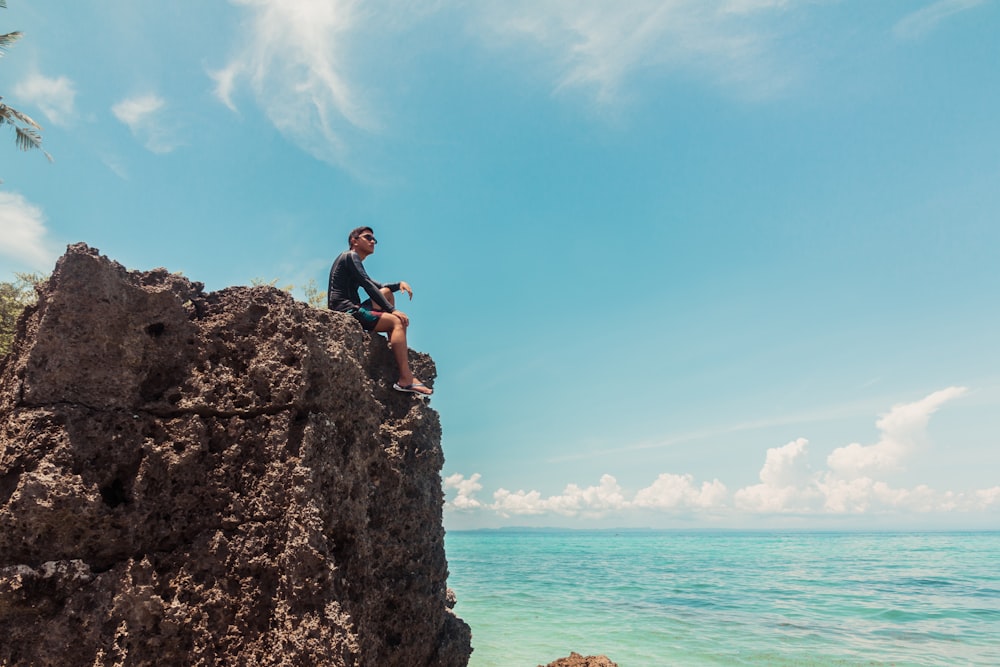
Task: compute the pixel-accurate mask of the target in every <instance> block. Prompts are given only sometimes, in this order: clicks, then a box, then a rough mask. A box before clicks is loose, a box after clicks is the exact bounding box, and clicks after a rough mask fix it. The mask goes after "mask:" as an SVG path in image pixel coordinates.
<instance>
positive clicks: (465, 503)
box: [444, 472, 483, 510]
mask: <svg viewBox="0 0 1000 667" xmlns="http://www.w3.org/2000/svg"><path fill="white" fill-rule="evenodd" d="M480 477H481V475H480V474H479V473H478V472H477V473H475V474H473V475H472V477H470V478H468V479H466V478H465V475H461V474H459V473H455V474H454V475H449V476H448V477H446V478H445V479H444V488H445V489H455V490H457V491H458V494H457V495H456V496H455V499H454V500H452V501H451V502H450V503H449V504H450V506H451V507H453V508H455V509H457V510H473V509H479V508H480V507H482V506H483V504H482V503H481V502H479V501H478V500H477V499H476V498H475V495H476V493H477V492H479V491H482V490H483V485H482V484H480V483H479V478H480Z"/></svg>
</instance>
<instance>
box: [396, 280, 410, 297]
mask: <svg viewBox="0 0 1000 667" xmlns="http://www.w3.org/2000/svg"><path fill="white" fill-rule="evenodd" d="M399 291H400V292H406V294H407V295H408V296H409V297H410V301H413V290H412V289H411V288H410V283H408V282H406V281H405V280H400V281H399Z"/></svg>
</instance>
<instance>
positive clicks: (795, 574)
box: [446, 530, 1000, 667]
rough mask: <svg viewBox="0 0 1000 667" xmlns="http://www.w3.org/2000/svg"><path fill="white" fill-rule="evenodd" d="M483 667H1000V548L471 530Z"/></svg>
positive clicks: (471, 593) (459, 568) (969, 542)
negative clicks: (582, 663) (588, 663)
mask: <svg viewBox="0 0 1000 667" xmlns="http://www.w3.org/2000/svg"><path fill="white" fill-rule="evenodd" d="M446 546H447V551H448V562H449V566H450V570H451V577H450V580H449V585H450V586H451V587H452V588H453V589H455V592H456V593H457V595H458V606H457V607H456V611H457V612H458V614H459V616H461V617H462V618H463V619H465V620H466V621H467V622H468V623H469V624H470V625H471V626H472V633H473V637H472V644H473V647H474V648H475V651H474V652H473V655H472V661H471V662H470V663H469V664H470V667H518V666H520V665H525V666H526V667H535V665H538V664H544V663H546V662H548V661H550V660H554V659H555V658H558V657H562V656H565V655H568V654H569V652H570V651H577V652H578V653H583V654H584V655H588V654H605V655H607V656H608V657H610V658H611V659H612V660H614V661H616V662H617V663H618V664H619V665H620V667H660V666H668V665H778V666H781V665H788V666H791V665H795V666H801V665H867V666H871V665H899V666H904V665H949V666H951V665H983V666H985V665H991V666H995V665H1000V533H995V532H969V533H957V532H956V533H822V532H788V533H763V532H760V533H758V532H746V533H744V532H680V531H677V532H674V531H662V532H661V531H617V532H616V531H565V530H499V531H457V532H450V533H448V536H447V543H446Z"/></svg>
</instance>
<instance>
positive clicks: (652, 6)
mask: <svg viewBox="0 0 1000 667" xmlns="http://www.w3.org/2000/svg"><path fill="white" fill-rule="evenodd" d="M232 2H233V3H234V4H236V5H239V6H242V7H244V8H245V10H246V12H247V16H248V20H247V21H246V22H245V23H244V24H243V28H242V31H241V32H240V34H239V35H238V37H237V45H236V47H235V49H234V53H233V55H232V57H231V58H230V59H229V61H228V62H226V63H225V64H224V65H223V66H222V67H219V68H218V69H215V70H213V71H211V72H209V76H210V77H211V78H212V79H213V81H214V82H215V94H216V96H217V97H218V99H219V100H220V101H221V102H222V103H223V104H225V105H226V106H227V107H229V108H230V109H232V110H233V111H237V110H238V108H239V104H238V100H239V93H240V91H241V89H243V88H244V87H246V88H248V89H249V91H250V92H251V94H252V96H253V99H254V101H255V103H256V104H257V105H258V106H259V107H260V108H261V109H263V111H264V113H265V114H266V115H267V117H268V118H269V119H270V120H271V122H272V123H273V124H274V125H275V127H277V128H278V130H279V131H280V132H282V133H283V134H284V135H285V136H286V137H288V138H289V139H290V140H292V141H293V142H294V143H295V144H296V145H298V146H299V147H301V148H302V149H303V150H305V151H307V152H309V153H310V154H312V155H314V156H315V157H317V158H318V159H321V160H324V161H326V162H329V163H331V164H337V165H340V166H348V167H349V166H351V164H352V160H353V159H354V158H355V156H354V154H353V151H354V148H355V146H354V144H355V142H357V141H360V140H361V139H363V138H365V137H370V136H374V135H378V134H379V133H380V132H381V131H382V129H383V122H384V121H383V119H384V118H391V117H392V116H393V115H394V114H395V113H397V112H398V111H399V110H395V109H382V108H379V107H378V105H377V104H376V103H375V101H373V99H372V98H371V90H372V88H373V87H375V84H374V83H373V81H371V74H370V73H369V74H367V78H365V77H364V76H362V74H361V73H360V72H359V71H358V68H357V67H356V64H357V63H358V62H359V61H361V60H362V59H363V58H362V57H361V56H360V55H359V54H360V53H362V52H363V49H365V48H370V44H372V43H380V44H382V43H391V44H392V47H393V49H394V50H395V51H394V52H395V54H396V55H395V57H394V58H393V61H395V62H399V63H405V62H407V61H408V60H409V57H410V55H412V54H409V53H407V52H406V49H407V44H421V43H425V42H426V40H421V39H419V38H417V39H410V40H402V39H395V40H394V39H392V38H393V36H395V35H399V34H403V33H405V32H407V31H411V32H415V31H419V30H420V29H421V27H422V26H424V25H433V26H434V29H435V30H436V31H438V32H435V34H433V35H427V36H426V38H427V40H430V39H433V40H434V41H435V42H440V41H441V40H448V39H456V40H457V39H461V40H467V39H468V35H469V34H471V35H473V36H474V39H475V40H476V42H478V44H479V45H480V46H481V47H482V48H484V49H487V50H490V52H491V53H495V54H499V57H502V58H505V59H507V60H509V61H510V62H511V63H512V66H515V64H516V65H520V66H524V67H525V72H528V71H530V72H532V73H533V74H531V76H535V75H536V74H535V73H539V72H540V73H543V74H542V76H544V77H546V79H545V82H546V85H547V86H548V87H549V88H550V89H551V90H552V91H553V92H555V93H561V92H568V91H581V92H582V94H583V96H584V98H585V99H588V100H594V101H596V102H597V103H598V104H599V105H600V106H601V107H604V108H607V107H614V106H615V105H618V104H619V103H620V102H621V101H622V100H623V98H625V97H627V96H628V94H629V92H628V91H633V90H638V89H639V86H637V85H636V86H632V85H630V84H631V83H632V82H633V80H634V78H635V77H636V76H637V75H638V74H639V73H641V72H648V71H659V72H667V73H670V72H674V73H676V72H681V73H683V74H684V75H685V76H688V75H693V76H694V77H696V78H703V79H707V80H709V81H711V82H713V83H717V84H720V85H725V86H729V87H731V88H733V89H737V90H740V91H742V92H744V93H746V94H749V95H753V96H766V95H770V94H771V93H773V92H774V91H775V90H778V89H780V88H781V87H782V86H784V85H785V84H786V83H787V81H788V79H789V76H790V74H789V72H790V69H789V67H790V66H789V64H788V60H787V59H781V58H777V57H776V56H775V55H774V53H772V51H771V47H772V46H773V43H774V35H775V34H776V33H778V32H779V30H778V29H777V28H776V27H775V25H774V22H773V20H774V19H775V17H777V16H780V15H781V14H782V13H784V12H786V11H789V10H790V9H791V8H792V7H793V6H794V3H791V2H788V1H785V0H708V1H706V0H634V1H631V2H628V3H625V4H621V3H619V4H614V3H608V2H603V1H601V0H577V1H573V2H569V1H567V0H513V1H512V2H505V3H466V2H462V1H461V0H439V1H437V2H428V3H421V4H417V3H413V2H409V1H408V0H396V1H391V0H390V1H387V2H383V3H375V4H371V3H368V4H365V3H361V2H359V1H358V0H296V2H294V3H292V2H288V3H278V2H270V1H268V0H232ZM442 12H451V13H452V14H453V16H454V17H457V21H455V22H453V23H447V22H445V23H444V24H446V25H455V26H456V30H464V33H463V34H460V35H459V34H456V35H447V34H441V33H440V30H441V26H442V25H443V24H442V23H440V22H434V23H432V22H426V23H425V21H424V19H426V18H427V17H428V16H429V15H431V14H434V13H442ZM418 37H419V36H418ZM413 48H420V47H413ZM389 67H392V65H389ZM403 71H404V70H403V68H402V66H401V67H400V68H399V70H398V71H391V70H384V71H381V72H380V75H381V76H383V77H385V78H386V79H388V80H392V79H393V77H398V76H403Z"/></svg>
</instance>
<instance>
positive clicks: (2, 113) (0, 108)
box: [0, 104, 42, 130]
mask: <svg viewBox="0 0 1000 667" xmlns="http://www.w3.org/2000/svg"><path fill="white" fill-rule="evenodd" d="M0 117H2V118H3V119H4V120H6V121H7V122H8V123H10V124H11V125H15V124H16V123H15V121H17V122H18V123H24V124H25V125H30V126H31V127H33V128H35V129H36V130H41V129H42V126H41V125H39V124H38V123H36V122H35V121H34V119H32V118H31V116H29V115H28V114H26V113H21V112H20V111H18V110H17V109H15V108H14V107H9V106H7V105H6V104H0ZM12 118H13V120H11V119H12Z"/></svg>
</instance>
